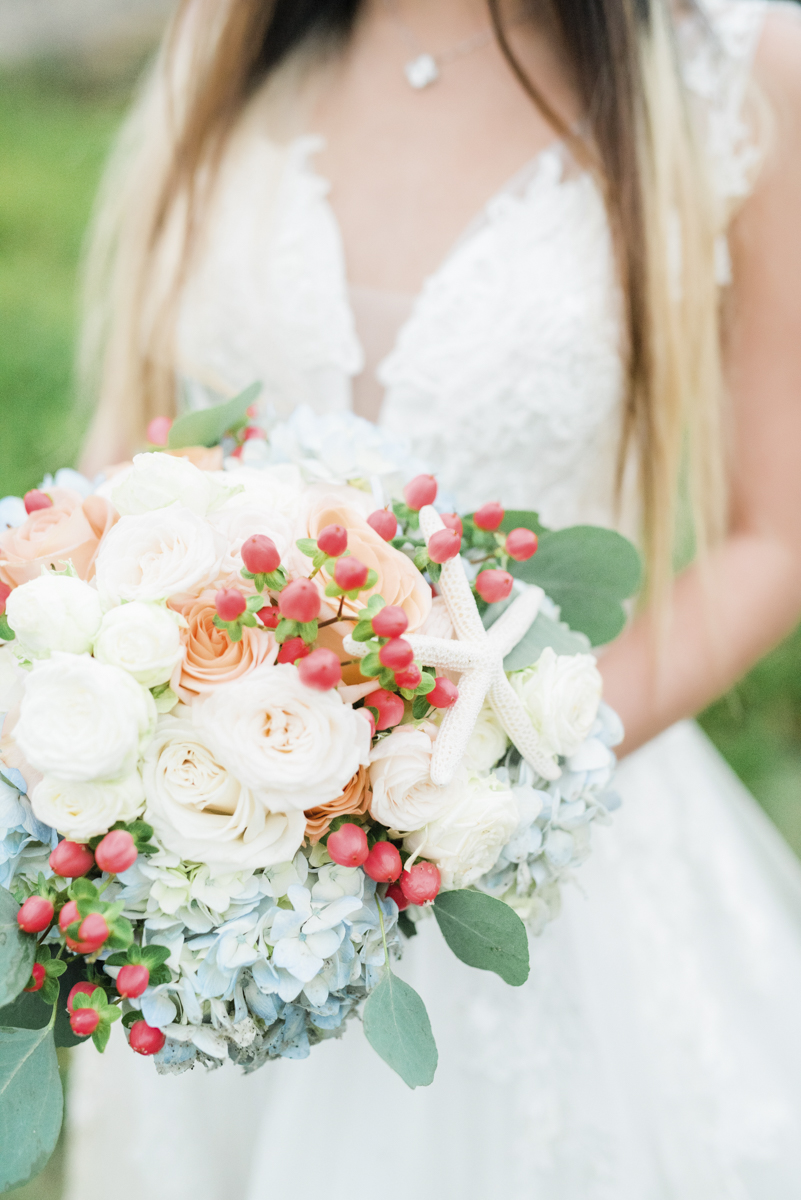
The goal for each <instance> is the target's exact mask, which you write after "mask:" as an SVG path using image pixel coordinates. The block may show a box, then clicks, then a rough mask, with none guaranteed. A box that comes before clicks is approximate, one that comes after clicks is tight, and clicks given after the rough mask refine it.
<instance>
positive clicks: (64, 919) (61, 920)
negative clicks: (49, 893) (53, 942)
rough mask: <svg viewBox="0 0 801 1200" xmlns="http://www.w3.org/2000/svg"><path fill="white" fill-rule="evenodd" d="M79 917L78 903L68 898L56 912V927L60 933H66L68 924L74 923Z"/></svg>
mask: <svg viewBox="0 0 801 1200" xmlns="http://www.w3.org/2000/svg"><path fill="white" fill-rule="evenodd" d="M80 918H81V914H80V913H79V912H78V905H77V904H76V903H75V901H74V900H68V901H67V903H66V904H65V905H64V907H63V908H62V910H61V912H60V913H59V914H58V927H59V929H60V930H61V932H62V933H66V932H67V930H68V929H69V927H70V925H74V924H75V922H76V921H79V920H80Z"/></svg>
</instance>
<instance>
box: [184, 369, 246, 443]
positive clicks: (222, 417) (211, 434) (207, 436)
mask: <svg viewBox="0 0 801 1200" xmlns="http://www.w3.org/2000/svg"><path fill="white" fill-rule="evenodd" d="M260 391H261V384H260V383H252V384H251V385H250V387H247V388H245V390H244V392H240V393H239V395H238V396H234V398H233V400H228V401H227V402H226V403H225V404H215V405H214V407H213V408H202V409H199V410H198V411H197V412H190V413H185V414H184V416H182V417H178V418H177V419H176V420H175V421H173V423H172V426H171V428H170V434H169V437H168V439H167V445H168V447H169V449H170V450H181V449H182V448H183V447H184V446H216V445H217V443H218V442H220V441H222V438H223V436H224V434H225V433H226V432H227V431H228V430H229V429H231V428H232V427H233V426H234V425H237V424H238V423H239V422H240V421H242V420H244V418H245V416H246V415H247V410H248V409H249V408H250V406H251V404H252V403H253V401H254V400H255V399H256V397H257V396H258V394H259V392H260Z"/></svg>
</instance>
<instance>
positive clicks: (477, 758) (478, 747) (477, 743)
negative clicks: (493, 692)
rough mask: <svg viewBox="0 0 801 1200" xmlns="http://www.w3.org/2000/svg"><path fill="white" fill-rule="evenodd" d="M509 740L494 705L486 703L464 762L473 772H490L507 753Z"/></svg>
mask: <svg viewBox="0 0 801 1200" xmlns="http://www.w3.org/2000/svg"><path fill="white" fill-rule="evenodd" d="M508 745H509V739H508V738H507V736H506V730H505V729H504V727H503V725H501V723H500V721H499V720H498V718H497V716H496V715H495V711H494V709H493V708H492V705H490V704H487V703H485V704H484V707H483V708H482V709H481V712H480V713H479V714H478V719H477V721H476V723H475V726H474V727H473V732H472V733H471V734H470V741H469V742H468V743H467V750H466V751H465V756H464V761H465V765H466V766H467V767H469V768H470V769H471V770H473V771H490V770H491V769H492V768H493V767H494V766H495V764H496V763H497V762H498V761H499V759H501V758H503V756H504V754H505V753H506V749H507V746H508Z"/></svg>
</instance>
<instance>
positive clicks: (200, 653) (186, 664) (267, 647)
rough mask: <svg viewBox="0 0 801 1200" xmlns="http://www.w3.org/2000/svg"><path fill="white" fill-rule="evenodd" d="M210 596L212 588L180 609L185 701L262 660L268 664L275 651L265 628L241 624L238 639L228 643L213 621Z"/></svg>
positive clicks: (211, 598)
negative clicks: (241, 627) (181, 614)
mask: <svg viewBox="0 0 801 1200" xmlns="http://www.w3.org/2000/svg"><path fill="white" fill-rule="evenodd" d="M214 595H215V593H214V592H213V591H208V592H203V593H202V594H201V595H200V596H198V598H197V600H192V601H189V602H188V603H186V604H184V605H182V606H181V608H180V611H181V612H182V613H183V616H184V618H185V619H186V628H185V629H184V631H183V635H182V636H183V640H184V661H183V665H182V667H181V679H180V688H181V689H182V693H183V692H187V693H189V695H188V696H185V697H184V699H187V700H191V699H192V698H193V697H194V696H198V695H201V694H202V693H203V692H210V691H211V690H212V689H213V688H216V687H219V685H220V684H221V683H232V682H233V681H234V680H235V679H241V678H242V676H243V675H248V674H249V673H250V672H251V671H253V670H254V669H255V668H256V667H258V666H261V664H262V663H268V664H270V665H271V664H272V663H273V662H275V657H276V655H277V653H278V643H277V642H276V640H275V638H274V637H273V635H272V634H271V633H268V632H267V630H266V629H251V628H249V627H248V626H247V625H245V626H244V627H243V629H242V638H241V640H240V641H238V642H232V641H231V639H230V638H229V637H228V634H227V633H226V632H225V630H223V629H218V628H217V626H216V625H215V624H214V617H215V614H216V612H217V609H216V607H215V603H214Z"/></svg>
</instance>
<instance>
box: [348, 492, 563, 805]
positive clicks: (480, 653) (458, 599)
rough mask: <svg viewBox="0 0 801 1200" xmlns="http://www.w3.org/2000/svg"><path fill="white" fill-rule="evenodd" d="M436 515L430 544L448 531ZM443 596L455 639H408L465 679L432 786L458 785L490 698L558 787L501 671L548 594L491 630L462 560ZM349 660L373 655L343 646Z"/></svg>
mask: <svg viewBox="0 0 801 1200" xmlns="http://www.w3.org/2000/svg"><path fill="white" fill-rule="evenodd" d="M444 528H445V526H444V525H443V523H442V521H441V520H440V517H439V514H438V513H437V511H436V509H434V508H432V507H431V505H426V507H425V508H422V509H421V510H420V530H421V532H422V534H423V537H424V538H425V539H426V544H428V542H429V540H430V538H431V536H432V534H434V533H436V532H437V531H438V530H440V529H444ZM439 590H440V592H441V593H442V596H443V598H444V600H445V604H446V605H447V608H448V613H449V614H450V618H451V621H452V623H453V628H454V632H455V634H456V637H455V639H453V640H448V639H446V638H435V637H428V636H426V635H425V634H406V635H405V637H406V640H407V641H408V642H409V643H410V644H411V646H412V649H413V650H414V657H415V659H417V661H418V662H421V663H423V664H424V665H425V666H429V667H439V668H441V669H443V670H446V671H455V672H458V674H459V698H458V699H457V701H456V703H455V704H454V705H453V706H452V707H451V708H449V709H447V710H446V711H445V714H444V716H443V718H442V725H441V726H440V731H439V733H438V734H437V738H436V741H435V743H434V752H433V754H432V756H431V779H432V781H433V782H434V783H436V784H439V785H440V786H444V785H445V784H446V783H450V781H451V779H453V776H454V772H455V771H456V768H457V767H458V765H459V763H460V762H461V760H462V757H463V756H464V753H465V750H466V749H467V743H468V742H469V740H470V735H471V734H472V732H473V729H474V728H475V724H476V720H477V718H478V714H479V712H480V711H481V708H482V706H483V704H484V700H485V698H487V697H488V698H489V702H490V704H491V705H492V708H493V710H494V711H495V714H496V716H497V717H498V720H499V721H500V722H501V724H502V725H503V727H504V729H505V730H506V732H507V734H508V735H509V738H510V739H511V741H512V742H514V744H515V746H517V749H518V750H519V751H520V753H521V754H522V756H523V758H525V760H526V762H528V763H530V765H531V766H532V767H533V769H534V770H535V771H536V772H537V774H538V775H541V776H542V777H543V778H544V779H558V778H559V776H560V775H561V773H562V772H561V770H560V768H559V765H558V764H557V763H556V762H555V761H554V758H553V756H552V755H551V754H549V753H548V752H547V749H546V748H545V747H544V745H543V740H542V738H541V737H540V735H539V733H538V732H537V730H536V729H535V728H534V726H533V724H532V722H531V718H530V717H529V715H528V713H527V712H526V710H525V708H524V707H523V704H522V701H521V700H520V697H519V696H518V694H517V692H516V691H515V690H514V688H513V687H512V685H511V684H510V682H509V680H508V679H507V678H506V674H505V672H504V669H503V660H504V658H505V657H506V655H507V654H508V653H509V652H510V650H512V648H513V647H514V646H516V645H517V643H518V642H519V641H520V639H521V638H522V637H523V635H524V634H525V633H526V632H527V630H528V629H529V628H530V626H531V624H532V622H533V620H534V618H535V617H536V615H537V611H538V609H539V606H540V601H541V600H542V597H543V594H544V593H543V591H542V588H538V587H529V588H527V589H526V591H525V592H523V593H521V595H519V596H518V597H517V598H516V599H515V600H514V601H513V602H512V603H511V604H510V605H509V607H508V608H507V609H506V611H505V612H504V613H502V615H501V616H500V617H499V618H498V620H497V621H496V622H495V623H494V625H492V626H491V627H490V629H485V628H484V626H483V624H482V621H481V617H480V616H479V613H478V608H477V607H476V602H475V598H474V596H473V593H472V591H471V588H470V584H469V583H468V580H467V575H466V574H465V569H464V564H463V563H462V560H461V558H459V557H458V556H457V557H456V558H451V559H449V560H448V561H447V562H446V563H443V564H442V574H441V575H440V578H439ZM345 649H346V650H347V651H348V653H349V654H353V655H356V656H358V657H359V658H363V657H364V655H365V654H367V653H368V650H367V646H366V644H365V643H364V642H354V641H353V639H352V638H350V637H346V638H345Z"/></svg>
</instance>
